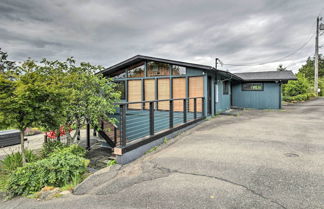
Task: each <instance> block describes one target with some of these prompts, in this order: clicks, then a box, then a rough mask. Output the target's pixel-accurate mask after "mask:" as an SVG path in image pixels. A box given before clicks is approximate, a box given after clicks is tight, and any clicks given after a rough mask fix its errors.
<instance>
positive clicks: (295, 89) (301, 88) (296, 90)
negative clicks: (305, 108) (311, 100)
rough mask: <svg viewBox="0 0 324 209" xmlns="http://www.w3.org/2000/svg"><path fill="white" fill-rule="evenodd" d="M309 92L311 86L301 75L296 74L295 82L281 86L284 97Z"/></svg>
mask: <svg viewBox="0 0 324 209" xmlns="http://www.w3.org/2000/svg"><path fill="white" fill-rule="evenodd" d="M310 92H311V85H310V83H309V81H308V80H307V79H306V77H305V76H304V75H303V74H301V73H298V74H297V80H295V81H288V83H287V84H285V85H283V95H284V96H286V97H293V96H298V95H300V94H306V93H310Z"/></svg>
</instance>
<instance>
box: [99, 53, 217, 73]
mask: <svg viewBox="0 0 324 209" xmlns="http://www.w3.org/2000/svg"><path fill="white" fill-rule="evenodd" d="M144 60H147V61H156V62H164V63H168V64H173V65H180V66H184V67H192V68H198V69H203V70H214V68H213V67H211V66H208V65H200V64H194V63H189V62H181V61H176V60H169V59H162V58H157V57H150V56H144V55H136V56H134V57H131V58H129V59H127V60H125V61H122V62H120V63H118V64H116V65H113V66H111V67H109V68H106V69H105V70H103V71H101V73H103V74H110V73H113V72H116V71H118V70H121V69H123V68H125V67H128V66H129V65H132V64H134V63H137V62H140V61H144Z"/></svg>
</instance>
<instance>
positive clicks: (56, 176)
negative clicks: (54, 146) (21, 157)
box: [7, 149, 89, 197]
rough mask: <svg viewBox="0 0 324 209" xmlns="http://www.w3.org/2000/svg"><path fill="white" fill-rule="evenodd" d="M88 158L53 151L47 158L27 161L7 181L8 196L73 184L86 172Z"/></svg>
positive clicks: (64, 151) (65, 151)
mask: <svg viewBox="0 0 324 209" xmlns="http://www.w3.org/2000/svg"><path fill="white" fill-rule="evenodd" d="M88 164H89V160H87V159H85V158H83V157H80V156H78V155H75V154H73V153H71V152H68V151H67V149H63V150H61V151H55V152H54V153H52V154H51V155H50V156H49V157H48V158H45V159H42V160H39V161H36V162H33V163H27V164H26V165H25V166H23V167H20V168H18V169H17V170H16V171H14V172H13V173H12V174H11V175H10V177H9V181H8V185H7V192H8V194H9V196H11V197H13V196H18V195H29V194H32V193H34V192H37V191H39V190H41V189H42V188H43V187H44V186H54V187H63V186H65V185H68V184H73V183H74V181H75V179H76V178H81V176H82V175H83V174H84V173H85V172H86V168H87V166H88Z"/></svg>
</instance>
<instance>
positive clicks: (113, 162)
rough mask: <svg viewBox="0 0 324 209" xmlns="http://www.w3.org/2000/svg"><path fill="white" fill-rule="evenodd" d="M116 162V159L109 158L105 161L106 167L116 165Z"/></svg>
mask: <svg viewBox="0 0 324 209" xmlns="http://www.w3.org/2000/svg"><path fill="white" fill-rule="evenodd" d="M116 164H117V161H116V160H109V161H108V162H107V167H110V166H113V165H116Z"/></svg>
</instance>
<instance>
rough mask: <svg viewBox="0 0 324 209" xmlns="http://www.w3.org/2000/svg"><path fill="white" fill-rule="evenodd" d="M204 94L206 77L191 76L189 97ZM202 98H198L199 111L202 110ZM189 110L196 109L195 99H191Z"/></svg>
mask: <svg viewBox="0 0 324 209" xmlns="http://www.w3.org/2000/svg"><path fill="white" fill-rule="evenodd" d="M203 96H204V77H202V76H199V77H190V78H189V97H203ZM201 102H202V100H201V99H197V112H201V111H202V103H201ZM189 111H190V112H193V111H194V100H193V99H190V101H189Z"/></svg>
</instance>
